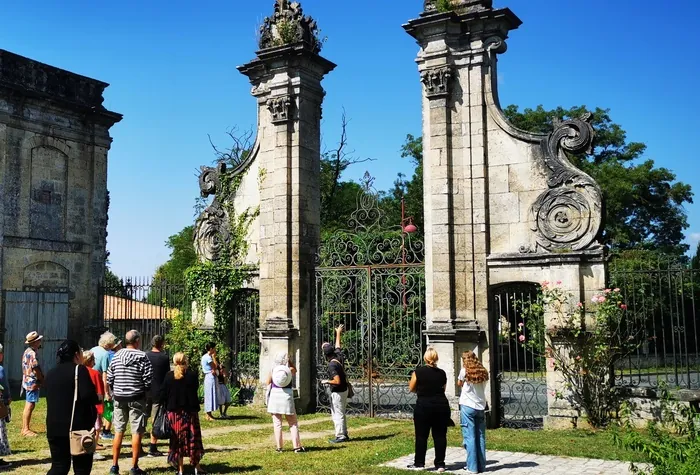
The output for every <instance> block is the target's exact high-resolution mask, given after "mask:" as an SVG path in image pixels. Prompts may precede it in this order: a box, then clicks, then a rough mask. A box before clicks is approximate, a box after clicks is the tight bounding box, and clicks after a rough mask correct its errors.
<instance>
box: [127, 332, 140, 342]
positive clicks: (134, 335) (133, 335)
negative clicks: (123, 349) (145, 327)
mask: <svg viewBox="0 0 700 475" xmlns="http://www.w3.org/2000/svg"><path fill="white" fill-rule="evenodd" d="M139 341H141V334H140V333H139V332H138V330H129V331H128V332H126V337H125V338H124V343H126V344H127V345H133V344H134V343H137V342H139Z"/></svg>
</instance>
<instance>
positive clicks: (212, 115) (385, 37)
mask: <svg viewBox="0 0 700 475" xmlns="http://www.w3.org/2000/svg"><path fill="white" fill-rule="evenodd" d="M2 3H3V6H2V9H3V18H4V19H5V20H6V21H4V22H3V27H2V29H0V47H1V48H4V49H7V50H10V51H13V52H15V53H18V54H21V55H24V56H28V57H30V58H33V59H36V60H39V61H42V62H46V63H49V64H52V65H55V66H58V67H61V68H65V69H68V70H71V71H74V72H77V73H79V74H83V75H86V76H90V77H93V78H96V79H100V80H103V81H106V82H108V83H110V84H111V86H110V87H109V88H108V89H107V91H106V93H105V95H106V101H105V105H106V107H108V108H109V109H111V110H114V111H117V112H120V113H122V114H124V120H123V121H122V122H121V123H120V124H117V125H116V126H115V127H114V128H113V129H112V133H113V137H114V144H113V147H112V150H111V152H110V155H109V189H110V193H111V209H110V216H109V229H108V232H109V236H108V249H109V251H110V252H111V257H110V260H111V262H112V268H113V270H114V271H115V272H116V273H117V274H119V275H122V276H128V275H150V274H151V273H152V272H153V271H154V269H155V268H156V267H157V266H158V265H159V264H161V263H162V262H164V261H165V260H166V259H167V257H168V250H167V249H166V248H165V246H164V242H165V240H166V239H167V237H168V236H169V235H171V234H174V233H176V232H177V231H179V230H180V229H181V228H182V227H183V226H185V225H187V224H190V223H191V222H192V221H193V219H194V216H193V208H192V206H193V203H194V198H195V197H196V195H197V193H198V186H197V178H196V176H197V170H198V167H199V166H200V165H203V164H209V163H210V162H211V161H212V160H213V158H214V157H213V155H212V151H211V148H210V146H209V141H208V139H207V134H211V135H212V137H213V139H214V141H215V142H217V143H218V144H222V145H225V144H226V140H225V138H226V136H225V132H226V130H227V129H228V128H230V127H232V126H238V127H239V128H242V129H248V128H250V127H252V125H253V124H254V123H255V120H256V118H255V112H256V111H255V104H254V101H253V99H252V98H251V96H250V94H249V92H250V85H249V83H248V82H247V78H245V77H244V76H242V75H241V74H239V73H238V71H236V66H238V65H241V64H243V63H245V62H247V61H249V60H251V59H252V58H253V57H254V51H255V49H256V29H257V25H258V24H259V23H260V22H261V21H262V19H263V17H264V16H266V15H268V14H270V13H271V11H272V5H273V3H274V2H273V0H209V1H207V2H195V1H193V0H188V1H185V0H168V1H165V0H149V1H148V2H143V1H141V0H138V1H137V0H120V1H119V2H94V1H92V0H90V1H88V0H66V1H63V2H58V1H48V0H41V1H39V0H36V1H32V2H28V1H21V2H12V1H9V0H6V1H5V2H2ZM302 4H303V6H304V10H305V12H306V13H308V14H311V15H312V16H314V17H315V18H316V19H317V21H318V23H319V26H320V28H321V29H322V34H323V35H324V36H327V37H328V41H327V43H326V45H325V47H324V51H323V55H324V56H325V57H327V58H328V59H330V60H331V61H334V62H335V63H337V64H338V68H337V69H336V70H335V71H334V72H332V73H331V74H330V75H329V76H328V78H327V79H326V81H325V82H324V86H325V88H326V90H327V93H328V94H327V96H326V101H325V104H324V114H323V117H324V119H323V124H322V130H323V134H324V140H325V141H326V143H328V144H329V145H330V146H332V144H333V141H334V140H336V137H337V136H338V132H339V123H340V114H341V112H342V108H343V107H344V108H345V109H346V111H347V115H348V117H349V118H350V119H351V122H350V126H349V130H348V133H349V138H350V141H351V145H352V147H353V148H354V149H355V150H356V153H357V155H358V156H360V157H372V158H374V159H376V160H375V161H374V162H371V163H367V164H362V165H359V166H358V167H357V168H355V169H354V170H352V171H351V172H349V173H348V178H353V177H359V176H361V175H362V174H363V173H364V171H365V170H369V171H370V173H372V174H373V175H375V176H376V177H377V181H376V184H377V186H378V188H388V187H389V186H390V185H391V183H392V182H393V180H394V178H395V176H396V174H397V173H399V172H408V171H409V170H410V167H409V164H408V163H407V161H406V160H404V159H401V158H400V156H399V153H398V150H399V148H400V146H401V144H402V143H403V141H404V138H405V136H406V134H407V133H414V134H420V126H421V111H420V83H419V78H418V74H417V72H416V66H415V63H414V58H415V55H416V53H417V46H416V44H415V43H414V41H413V39H412V38H410V37H409V36H408V35H407V34H406V33H405V32H404V31H403V30H402V28H401V25H402V24H403V23H404V22H405V21H406V20H408V19H410V18H414V17H415V16H417V14H418V13H419V11H420V10H421V8H422V5H423V2H422V1H421V0H400V1H399V0H355V1H353V2H341V1H337V0H336V1H329V0H305V1H303V2H302ZM495 4H496V5H497V6H499V7H506V6H507V7H509V8H511V9H512V10H513V11H514V12H515V13H516V14H517V15H518V16H520V18H521V19H522V20H523V22H524V24H523V26H521V27H520V29H519V30H516V31H514V32H513V33H512V34H511V37H510V40H509V42H508V45H509V49H508V52H507V53H506V54H505V55H503V56H501V61H500V63H499V73H500V75H501V79H500V95H501V101H502V103H503V104H504V105H507V104H511V103H516V104H519V105H521V106H522V107H535V106H537V105H538V104H543V105H544V106H545V107H550V108H551V107H556V106H558V105H563V106H572V105H578V104H586V105H588V106H590V107H595V106H601V107H606V108H610V109H611V114H612V117H613V119H614V120H615V121H616V122H618V123H620V124H622V126H623V127H624V128H625V129H626V130H627V131H628V137H629V139H630V140H634V141H643V142H646V143H647V144H648V146H649V149H648V152H647V158H652V159H654V160H656V161H657V163H658V164H659V165H661V166H665V167H668V168H671V169H673V170H675V171H676V172H677V173H678V176H679V178H680V179H682V180H683V181H686V182H687V183H690V184H691V185H692V186H693V188H694V189H695V190H696V193H700V174H698V173H697V170H698V167H697V165H696V151H697V150H698V139H697V137H698V131H699V130H700V115H699V114H698V110H700V95H699V94H698V93H697V89H696V88H697V85H698V84H700V61H698V52H697V47H698V46H699V45H700V31H699V30H697V29H694V28H692V27H690V26H688V24H687V23H685V22H684V21H682V18H696V17H697V16H698V15H700V5H699V2H696V1H694V0H667V1H665V2H663V6H662V5H661V2H658V1H656V0H654V1H652V0H615V1H609V0H587V1H586V2H567V1H563V0H496V1H495ZM204 5H206V6H204ZM583 5H585V8H581V6H583ZM8 19H12V21H7V20H8ZM698 201H699V202H700V197H699V198H698ZM687 211H688V215H689V218H690V224H691V226H690V228H689V229H688V239H689V241H691V240H692V241H694V242H697V241H698V240H700V204H694V205H689V206H688V207H687Z"/></svg>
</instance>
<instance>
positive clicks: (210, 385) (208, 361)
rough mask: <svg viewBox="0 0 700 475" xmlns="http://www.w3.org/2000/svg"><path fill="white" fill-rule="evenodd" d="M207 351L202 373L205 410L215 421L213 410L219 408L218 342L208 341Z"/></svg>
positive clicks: (208, 418)
mask: <svg viewBox="0 0 700 475" xmlns="http://www.w3.org/2000/svg"><path fill="white" fill-rule="evenodd" d="M205 349H206V350H207V352H206V353H204V355H203V356H202V374H204V412H206V413H207V420H208V421H213V420H214V416H212V412H214V411H216V410H217V409H218V408H219V402H218V401H217V398H218V394H217V393H218V391H217V389H218V382H217V380H216V377H217V375H218V372H217V370H218V368H217V365H216V344H215V343H213V342H209V343H207V345H206V347H205Z"/></svg>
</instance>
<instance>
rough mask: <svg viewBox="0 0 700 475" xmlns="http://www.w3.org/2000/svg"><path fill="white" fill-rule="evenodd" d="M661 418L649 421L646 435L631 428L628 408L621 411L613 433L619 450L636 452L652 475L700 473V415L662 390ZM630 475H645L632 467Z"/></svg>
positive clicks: (665, 389)
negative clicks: (617, 428)
mask: <svg viewBox="0 0 700 475" xmlns="http://www.w3.org/2000/svg"><path fill="white" fill-rule="evenodd" d="M661 390H662V397H661V400H660V404H661V418H660V419H659V420H652V421H649V423H648V424H647V431H646V432H641V431H638V430H636V428H635V427H634V426H633V424H632V417H631V416H632V408H631V407H626V408H625V410H624V411H623V415H624V423H623V425H622V427H621V430H619V431H617V432H616V433H615V438H614V440H615V443H616V445H618V446H619V447H623V448H625V449H631V450H634V451H636V452H639V453H641V454H642V455H643V457H644V458H645V459H646V462H647V463H649V464H651V465H652V466H653V469H652V471H651V473H652V474H653V475H697V474H698V473H700V437H699V435H700V432H699V429H700V413H698V411H697V410H696V409H694V408H692V407H691V406H688V405H686V404H681V403H679V402H677V401H674V400H673V399H672V398H671V397H670V394H669V392H668V390H667V388H665V387H662V388H661ZM632 469H633V472H634V473H648V472H647V471H642V470H639V469H638V468H637V467H635V466H634V465H633V466H632Z"/></svg>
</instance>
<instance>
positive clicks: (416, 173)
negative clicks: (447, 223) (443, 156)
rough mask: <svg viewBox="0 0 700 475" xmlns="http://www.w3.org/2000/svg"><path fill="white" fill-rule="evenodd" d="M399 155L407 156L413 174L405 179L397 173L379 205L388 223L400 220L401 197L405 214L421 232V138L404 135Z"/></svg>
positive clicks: (422, 222) (422, 223)
mask: <svg viewBox="0 0 700 475" xmlns="http://www.w3.org/2000/svg"><path fill="white" fill-rule="evenodd" d="M401 157H402V158H408V159H410V160H411V162H412V163H413V165H414V167H415V168H414V170H413V174H412V175H411V178H410V179H408V180H407V179H406V177H405V176H404V175H403V174H399V176H398V178H397V180H396V181H395V182H394V188H393V189H392V190H390V191H389V193H388V194H386V195H385V196H384V197H383V199H382V202H381V206H382V208H383V209H384V210H386V213H387V220H388V221H389V222H390V223H397V224H398V223H400V222H401V198H403V199H404V202H405V216H406V217H412V218H413V224H415V225H416V226H417V227H418V232H419V233H421V234H422V233H423V229H424V221H423V138H422V137H414V136H413V135H411V134H408V135H407V136H406V142H405V143H404V144H403V145H402V146H401Z"/></svg>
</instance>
